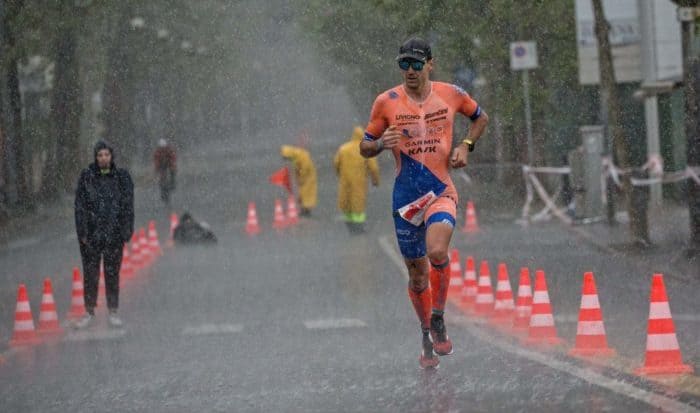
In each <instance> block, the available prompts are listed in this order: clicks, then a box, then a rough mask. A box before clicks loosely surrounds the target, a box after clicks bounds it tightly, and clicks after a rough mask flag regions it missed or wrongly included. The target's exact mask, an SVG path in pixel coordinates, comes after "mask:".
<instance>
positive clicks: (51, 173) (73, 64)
mask: <svg viewBox="0 0 700 413" xmlns="http://www.w3.org/2000/svg"><path fill="white" fill-rule="evenodd" d="M58 7H59V10H58V13H57V15H58V22H57V33H56V36H55V38H54V59H53V60H54V85H53V92H52V99H51V121H52V122H51V123H52V129H53V136H52V138H53V139H54V142H55V146H54V147H53V148H52V149H54V151H55V152H54V153H55V155H54V156H52V159H53V160H54V161H55V165H49V167H48V168H46V169H47V171H46V173H45V174H44V176H45V196H47V197H53V196H55V195H57V194H58V193H59V192H64V191H69V190H70V189H71V188H72V187H73V182H74V181H75V177H76V176H77V174H78V171H79V169H78V168H80V164H79V163H78V161H79V160H80V156H79V152H80V145H79V137H80V119H81V115H82V96H81V88H80V74H79V64H78V57H77V50H76V49H77V38H76V34H75V28H74V27H73V21H74V20H73V18H74V15H75V13H76V12H77V10H76V9H75V7H74V6H73V5H72V4H71V3H67V2H60V3H59V4H58Z"/></svg>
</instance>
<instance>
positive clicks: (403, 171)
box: [360, 37, 488, 368]
mask: <svg viewBox="0 0 700 413" xmlns="http://www.w3.org/2000/svg"><path fill="white" fill-rule="evenodd" d="M396 60H397V62H398V64H399V68H400V69H401V74H402V75H403V84H401V85H399V86H396V87H394V88H392V89H389V90H387V91H386V92H384V93H382V94H380V95H379V96H378V97H377V98H376V100H375V101H374V105H373V107H372V113H371V115H370V120H369V124H368V125H367V129H366V131H365V137H364V139H363V141H362V143H361V144H360V152H361V153H362V156H364V157H367V158H370V157H374V156H377V155H378V154H379V153H380V152H382V151H383V150H384V149H390V150H391V151H392V152H393V154H394V158H395V160H396V179H395V181H394V191H393V197H392V198H393V203H392V210H393V215H394V226H395V228H396V238H397V240H398V244H399V249H400V250H401V254H402V255H403V257H404V261H405V263H406V267H407V268H408V273H409V282H408V295H409V297H410V299H411V303H412V304H413V307H414V308H415V310H416V313H417V315H418V319H419V320H420V324H421V329H422V333H423V351H422V353H421V356H420V359H419V362H420V366H421V368H437V366H438V364H439V360H438V357H437V356H436V355H435V353H437V355H441V356H444V355H448V354H451V353H452V341H451V340H450V339H449V337H448V336H447V330H446V329H445V321H444V318H443V315H444V311H445V301H446V300H447V288H448V285H449V272H448V268H449V258H448V249H449V244H450V239H451V238H452V231H453V229H454V226H455V216H456V209H457V203H458V198H457V191H456V189H455V187H454V184H453V183H452V179H451V178H450V175H449V169H450V167H452V168H462V167H464V166H466V164H467V153H468V152H471V151H473V150H474V144H475V143H476V141H477V140H478V139H479V137H480V136H481V135H482V133H483V132H484V130H485V129H486V125H487V124H488V116H487V115H486V112H484V111H483V110H482V109H481V108H480V107H479V105H478V104H477V103H476V101H474V100H473V99H472V98H471V97H470V96H469V94H467V93H466V92H465V91H464V90H462V89H461V88H459V87H457V86H455V85H452V84H449V83H442V82H434V81H431V80H430V72H431V71H432V70H433V56H432V52H431V50H430V45H429V44H428V43H427V42H426V41H425V40H423V39H420V38H417V37H414V38H411V39H409V40H407V41H406V42H405V43H404V44H403V45H402V46H401V48H400V49H399V55H398V57H397V58H396ZM456 113H461V114H463V115H465V116H467V117H469V119H471V121H472V125H471V127H470V128H469V133H468V135H467V137H466V138H465V139H464V140H462V141H461V142H460V143H459V145H457V146H456V147H455V148H454V149H452V125H453V120H454V116H455V114H456ZM431 336H432V340H431ZM433 350H434V352H433Z"/></svg>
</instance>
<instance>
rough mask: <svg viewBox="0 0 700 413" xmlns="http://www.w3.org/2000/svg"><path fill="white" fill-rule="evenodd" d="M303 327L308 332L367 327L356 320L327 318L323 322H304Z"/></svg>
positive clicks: (362, 322)
mask: <svg viewBox="0 0 700 413" xmlns="http://www.w3.org/2000/svg"><path fill="white" fill-rule="evenodd" d="M304 327H306V328H308V329H309V330H325V329H330V328H354V327H367V324H366V323H365V322H364V321H362V320H358V319H357V318H328V319H323V320H306V321H304Z"/></svg>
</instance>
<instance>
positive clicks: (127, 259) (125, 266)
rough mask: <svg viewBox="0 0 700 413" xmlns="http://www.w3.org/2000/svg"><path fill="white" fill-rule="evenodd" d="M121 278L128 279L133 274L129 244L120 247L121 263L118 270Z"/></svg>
mask: <svg viewBox="0 0 700 413" xmlns="http://www.w3.org/2000/svg"><path fill="white" fill-rule="evenodd" d="M119 274H121V277H122V278H121V279H129V278H131V277H132V276H133V275H134V269H133V268H132V267H131V255H130V254H129V246H128V245H126V244H124V248H123V249H122V265H121V268H120V270H119Z"/></svg>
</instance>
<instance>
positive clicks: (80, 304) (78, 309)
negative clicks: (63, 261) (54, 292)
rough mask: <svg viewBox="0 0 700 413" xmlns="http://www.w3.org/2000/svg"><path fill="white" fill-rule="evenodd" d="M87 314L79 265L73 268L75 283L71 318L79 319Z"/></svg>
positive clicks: (71, 303) (69, 316) (72, 293)
mask: <svg viewBox="0 0 700 413" xmlns="http://www.w3.org/2000/svg"><path fill="white" fill-rule="evenodd" d="M83 314H85V299H84V296H83V278H82V277H81V276H80V270H79V269H78V267H74V268H73V285H72V288H71V297H70V310H69V311H68V318H69V319H77V318H80V317H82V316H83Z"/></svg>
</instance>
